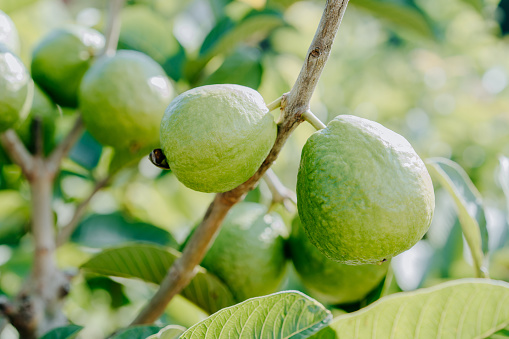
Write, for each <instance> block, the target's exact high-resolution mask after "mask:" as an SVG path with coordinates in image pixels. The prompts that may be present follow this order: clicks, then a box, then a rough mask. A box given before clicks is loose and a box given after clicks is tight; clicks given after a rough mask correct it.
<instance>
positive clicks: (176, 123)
mask: <svg viewBox="0 0 509 339" xmlns="http://www.w3.org/2000/svg"><path fill="white" fill-rule="evenodd" d="M276 135H277V127H276V124H275V122H274V118H273V117H272V115H271V114H270V113H269V110H268V109H267V107H266V105H265V103H264V101H263V98H262V97H261V95H260V94H259V93H258V92H257V91H255V90H253V89H251V88H248V87H244V86H239V85H208V86H202V87H197V88H194V89H191V90H189V91H187V92H184V93H182V94H181V95H179V96H178V97H177V98H175V99H174V100H173V101H172V102H171V104H170V105H169V106H168V108H167V109H166V112H165V114H164V117H163V119H162V121H161V148H162V150H163V153H164V155H165V156H166V159H167V162H168V165H169V166H170V168H171V170H172V171H173V173H175V175H176V176H177V178H178V179H179V180H180V182H182V183H183V184H184V185H186V186H187V187H189V188H191V189H194V190H196V191H201V192H226V191H229V190H231V189H233V188H235V187H237V186H238V185H240V184H242V183H244V182H245V181H246V180H247V179H249V178H250V177H251V176H252V175H253V174H254V173H255V172H256V170H257V169H258V168H259V167H260V165H261V164H262V163H263V161H264V160H265V158H266V157H267V155H268V154H269V152H270V150H271V148H272V146H273V145H274V141H275V139H276Z"/></svg>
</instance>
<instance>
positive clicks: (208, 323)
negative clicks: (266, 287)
mask: <svg viewBox="0 0 509 339" xmlns="http://www.w3.org/2000/svg"><path fill="white" fill-rule="evenodd" d="M331 318H332V315H331V313H330V312H329V311H328V310H327V309H326V308H325V307H324V306H323V305H322V304H320V303H318V302H317V301H315V300H314V299H311V298H310V297H308V296H306V295H305V294H302V293H300V292H296V291H292V292H279V293H275V294H271V295H268V296H264V297H258V298H252V299H248V300H246V301H244V302H242V303H240V304H237V305H235V306H231V307H228V308H226V309H224V310H221V311H219V312H217V313H215V314H213V315H211V316H210V317H208V318H207V319H205V320H203V321H202V322H200V323H198V324H196V325H194V326H193V327H191V328H190V329H188V330H187V331H185V332H184V334H182V336H181V337H180V338H181V339H208V338H210V339H212V338H214V339H222V338H273V339H276V338H281V339H282V338H307V337H308V336H310V335H312V334H313V333H315V332H316V331H318V330H319V329H321V328H322V327H323V326H325V325H326V324H328V323H329V322H330V320H331Z"/></svg>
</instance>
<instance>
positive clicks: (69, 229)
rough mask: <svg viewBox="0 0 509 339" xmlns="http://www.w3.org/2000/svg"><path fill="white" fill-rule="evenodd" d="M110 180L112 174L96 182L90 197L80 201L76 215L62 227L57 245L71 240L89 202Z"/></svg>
mask: <svg viewBox="0 0 509 339" xmlns="http://www.w3.org/2000/svg"><path fill="white" fill-rule="evenodd" d="M109 180H110V176H108V177H106V178H104V179H102V180H99V181H98V182H96V184H95V186H94V189H93V190H92V192H90V194H89V195H88V197H87V198H86V199H85V200H83V201H82V202H80V204H79V205H78V206H77V207H76V211H74V215H73V216H72V219H71V221H69V223H67V225H65V226H64V227H62V228H61V229H60V233H59V234H58V236H57V245H56V246H57V247H59V246H61V245H63V244H65V243H66V242H67V240H69V238H70V237H71V235H72V233H73V232H74V230H75V229H76V227H77V226H78V222H79V221H80V220H81V218H82V217H83V215H84V214H85V211H86V209H87V206H88V204H89V203H90V200H92V198H93V197H94V196H95V194H96V193H97V192H99V191H100V190H101V189H102V188H103V187H104V186H106V185H107V184H108V182H109Z"/></svg>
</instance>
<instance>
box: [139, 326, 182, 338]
mask: <svg viewBox="0 0 509 339" xmlns="http://www.w3.org/2000/svg"><path fill="white" fill-rule="evenodd" d="M185 330H186V329H185V328H184V327H182V326H179V325H168V326H166V327H165V328H162V329H161V330H160V331H159V332H157V333H156V334H153V335H151V336H150V337H147V339H178V338H179V337H180V335H181V334H182V333H184V332H185Z"/></svg>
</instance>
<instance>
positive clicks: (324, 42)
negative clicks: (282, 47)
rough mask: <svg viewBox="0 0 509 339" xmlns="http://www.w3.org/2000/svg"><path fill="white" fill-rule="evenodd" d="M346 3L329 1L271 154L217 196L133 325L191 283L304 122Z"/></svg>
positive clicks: (149, 318) (287, 99) (152, 316)
mask: <svg viewBox="0 0 509 339" xmlns="http://www.w3.org/2000/svg"><path fill="white" fill-rule="evenodd" d="M347 4H348V0H328V1H327V4H326V6H325V10H324V12H323V15H322V19H321V21H320V24H319V27H318V30H317V32H316V34H315V37H314V38H313V42H312V43H311V46H310V48H309V50H308V56H307V58H306V61H305V63H304V65H303V67H302V69H301V72H300V74H299V77H298V79H297V82H296V83H295V85H294V86H293V88H292V90H291V92H290V93H289V94H287V95H285V96H283V99H282V101H281V109H282V113H283V114H282V116H283V120H282V122H281V123H279V124H278V134H277V138H276V141H275V143H274V146H273V147H272V150H271V151H270V153H269V155H268V156H267V158H266V159H265V161H264V162H263V164H262V165H261V166H260V168H259V169H258V171H257V172H256V173H255V174H254V175H253V176H252V177H251V178H250V179H249V180H248V181H246V182H245V183H243V184H242V185H240V186H238V187H236V188H234V189H233V190H231V191H229V192H225V193H219V194H216V197H215V198H214V200H213V201H212V203H211V204H210V206H209V208H208V210H207V213H206V214H205V216H204V219H203V221H202V222H201V224H200V225H199V226H198V229H197V231H196V232H194V234H193V235H192V236H191V239H190V240H189V242H188V244H187V246H186V247H185V249H184V252H183V253H182V256H181V257H180V258H178V259H177V260H176V261H175V263H174V264H173V266H172V267H171V268H170V269H169V271H168V273H167V274H166V276H165V278H164V280H163V282H162V283H161V285H160V286H159V290H158V291H157V292H156V294H155V295H154V296H153V297H152V299H151V300H150V302H149V303H148V304H147V305H146V306H145V308H144V309H143V310H142V311H141V313H140V314H139V315H138V316H137V317H136V319H135V320H134V321H133V322H132V324H133V325H134V324H146V323H152V322H153V321H155V320H156V319H157V318H159V316H160V315H161V314H162V313H163V312H164V309H165V308H166V305H167V304H168V303H169V302H170V300H171V299H172V298H173V297H174V296H175V295H176V294H178V293H179V292H180V291H181V290H182V289H183V288H184V287H185V286H186V285H187V284H188V283H189V282H190V281H191V279H192V278H193V277H194V275H195V274H196V271H195V270H196V265H198V264H199V263H200V262H201V260H202V259H203V257H204V256H205V254H206V252H207V250H208V249H209V248H210V246H211V245H212V243H213V241H214V239H215V237H216V235H217V233H218V232H219V229H220V227H221V223H222V221H223V220H224V218H225V216H226V214H227V213H228V211H229V210H230V208H231V207H232V206H233V205H235V204H236V203H237V202H239V201H240V200H241V199H242V198H243V197H244V196H245V195H246V194H247V192H248V191H249V190H251V189H253V187H254V186H255V185H256V183H257V182H258V181H259V180H260V178H261V177H262V176H263V175H264V174H265V172H267V170H268V169H269V168H270V166H271V165H272V163H273V162H274V161H275V160H276V158H277V156H278V155H279V152H280V151H281V149H282V147H283V145H284V144H285V142H286V140H287V139H288V137H289V136H290V134H291V133H292V131H293V130H294V129H295V128H297V126H298V125H299V123H301V122H302V114H304V112H306V111H307V110H308V109H309V101H310V99H311V96H312V94H313V91H314V90H315V87H316V83H317V82H318V79H319V78H320V75H321V73H322V70H323V68H324V66H325V63H326V61H327V59H328V57H329V54H330V50H331V47H332V43H333V42H334V38H335V36H336V33H337V30H338V28H339V25H340V23H341V19H342V17H343V14H344V12H345V10H346V7H347Z"/></svg>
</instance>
